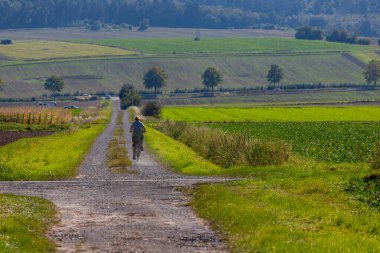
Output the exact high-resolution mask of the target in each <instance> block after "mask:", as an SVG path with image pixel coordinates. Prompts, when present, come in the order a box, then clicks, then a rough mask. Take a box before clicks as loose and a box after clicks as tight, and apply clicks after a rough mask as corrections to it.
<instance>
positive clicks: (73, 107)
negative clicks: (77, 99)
mask: <svg viewBox="0 0 380 253" xmlns="http://www.w3.org/2000/svg"><path fill="white" fill-rule="evenodd" d="M63 108H65V109H79V108H80V107H79V106H76V105H66V106H65V107H63Z"/></svg>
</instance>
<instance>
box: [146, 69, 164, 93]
mask: <svg viewBox="0 0 380 253" xmlns="http://www.w3.org/2000/svg"><path fill="white" fill-rule="evenodd" d="M143 80H144V86H145V88H147V89H152V88H154V93H155V94H157V90H158V89H161V88H163V87H165V86H166V85H167V82H168V74H166V72H165V70H164V69H163V68H160V67H158V66H153V67H151V68H150V69H149V70H148V71H147V72H146V73H145V74H144V78H143Z"/></svg>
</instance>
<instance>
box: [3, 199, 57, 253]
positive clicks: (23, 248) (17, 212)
mask: <svg viewBox="0 0 380 253" xmlns="http://www.w3.org/2000/svg"><path fill="white" fill-rule="evenodd" d="M56 222H57V217H56V210H55V207H54V205H53V204H52V203H51V202H49V201H47V200H43V199H40V198H36V197H24V196H16V195H9V194H0V252H12V253H16V252H20V253H21V252H25V253H29V252H33V253H37V252H54V251H55V246H54V243H53V242H51V241H50V240H49V239H48V238H46V233H47V231H48V229H49V227H50V226H51V225H53V224H54V223H56Z"/></svg>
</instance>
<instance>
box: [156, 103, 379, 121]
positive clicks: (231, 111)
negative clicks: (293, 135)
mask: <svg viewBox="0 0 380 253" xmlns="http://www.w3.org/2000/svg"><path fill="white" fill-rule="evenodd" d="M162 118H163V119H169V120H174V121H186V122H241V121H255V122H268V121H281V122H322V121H325V122H326V121H380V108H379V107H376V106H351V107H350V106H348V107H261V108H260V107H257V108H223V107H168V108H164V110H163V112H162Z"/></svg>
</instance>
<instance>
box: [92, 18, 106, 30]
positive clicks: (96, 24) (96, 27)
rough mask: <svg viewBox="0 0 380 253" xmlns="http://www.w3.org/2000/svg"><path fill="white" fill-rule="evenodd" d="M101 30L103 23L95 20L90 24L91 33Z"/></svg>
mask: <svg viewBox="0 0 380 253" xmlns="http://www.w3.org/2000/svg"><path fill="white" fill-rule="evenodd" d="M102 28H103V23H102V22H101V21H99V20H96V21H95V22H94V23H92V24H91V26H90V30H91V31H99V30H100V29H102Z"/></svg>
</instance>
